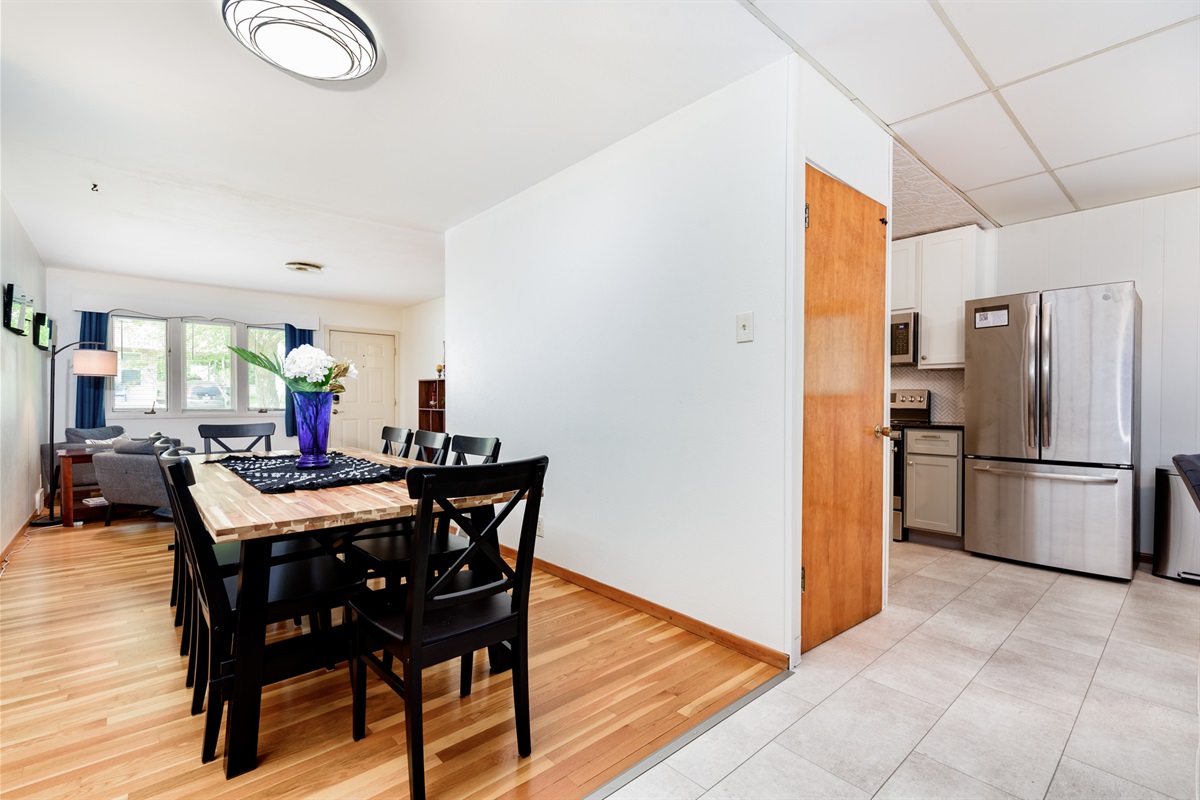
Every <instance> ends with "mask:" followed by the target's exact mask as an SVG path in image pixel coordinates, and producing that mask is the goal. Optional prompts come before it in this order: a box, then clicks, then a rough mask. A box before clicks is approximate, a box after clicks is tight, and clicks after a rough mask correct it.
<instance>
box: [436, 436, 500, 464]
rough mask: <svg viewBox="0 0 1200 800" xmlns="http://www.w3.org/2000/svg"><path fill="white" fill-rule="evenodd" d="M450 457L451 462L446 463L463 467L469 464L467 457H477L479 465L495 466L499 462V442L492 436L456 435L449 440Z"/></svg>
mask: <svg viewBox="0 0 1200 800" xmlns="http://www.w3.org/2000/svg"><path fill="white" fill-rule="evenodd" d="M450 455H451V456H452V458H453V460H452V461H449V462H448V463H452V464H455V465H457V466H463V465H466V464H469V463H471V462H470V461H468V460H467V456H479V457H480V458H482V459H483V460H482V461H480V462H478V463H480V464H495V463H496V462H497V461H499V460H500V440H499V439H497V438H496V437H494V436H486V437H485V436H463V435H461V434H456V435H455V436H454V437H453V438H452V439H451V440H450Z"/></svg>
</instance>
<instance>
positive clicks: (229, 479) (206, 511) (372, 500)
mask: <svg viewBox="0 0 1200 800" xmlns="http://www.w3.org/2000/svg"><path fill="white" fill-rule="evenodd" d="M338 452H339V453H343V454H345V455H347V456H351V457H354V458H360V459H365V460H368V461H373V462H376V463H379V464H387V465H394V466H400V467H410V466H428V464H425V463H424V462H420V461H414V460H412V459H407V458H400V457H398V456H390V455H386V454H383V453H376V452H374V451H370V450H363V449H360V448H355V447H341V448H338ZM248 455H251V454H229V453H221V454H212V455H204V454H196V455H191V456H188V458H189V459H191V460H192V465H193V472H194V473H195V478H196V483H195V485H194V486H192V487H191V491H192V496H193V497H194V499H195V501H196V506H197V508H198V510H199V512H200V517H201V519H202V520H203V521H204V524H205V526H206V527H207V528H208V531H209V533H210V534H211V536H212V537H213V539H214V540H215V541H231V540H236V541H238V542H240V544H241V562H240V565H239V568H238V577H237V610H238V613H237V629H236V633H235V637H234V641H235V646H234V664H233V681H232V684H233V686H232V692H231V696H230V701H229V712H228V714H227V715H226V725H225V756H224V758H225V763H224V766H225V776H226V778H233V777H235V776H237V775H241V774H243V773H246V772H249V771H250V770H253V769H254V768H255V767H256V766H257V765H258V733H259V722H260V717H261V710H262V709H261V703H262V689H263V686H264V685H265V684H266V683H268V682H270V681H268V680H265V678H268V676H266V675H265V673H264V665H265V663H266V648H267V646H268V645H267V641H266V639H267V633H266V632H267V615H266V611H267V588H268V582H269V576H270V567H271V564H270V562H271V545H272V543H274V542H278V541H282V540H286V539H289V538H296V537H301V536H313V535H314V534H316V535H318V536H319V535H320V533H321V532H325V533H327V534H330V535H331V536H333V535H335V534H341V535H345V536H350V537H352V536H353V532H354V530H355V529H356V528H360V527H363V526H367V525H370V524H371V523H383V522H387V521H390V520H400V519H404V518H411V517H413V516H414V515H415V513H416V508H417V501H415V500H413V499H412V498H410V497H409V496H408V486H407V483H406V482H405V481H404V480H398V481H385V482H381V483H365V484H358V485H353V486H337V487H332V488H323V489H312V490H297V491H291V492H285V493H279V494H266V493H262V492H260V491H259V490H258V489H255V488H254V487H253V486H251V485H250V484H249V483H247V482H246V481H245V480H243V479H242V478H241V477H239V476H238V475H237V474H236V473H235V472H233V471H232V470H230V469H227V468H225V467H222V466H221V465H219V464H217V463H214V462H217V461H220V460H222V459H224V458H239V457H246V456H248ZM252 455H254V456H298V455H299V452H298V451H295V450H276V451H271V452H269V453H254V454H252ZM510 497H511V493H509V494H498V495H481V496H479V497H473V498H460V499H457V500H456V502H455V505H456V506H458V507H460V508H464V509H466V510H467V514H468V516H469V517H470V519H471V522H472V524H474V525H475V526H476V530H483V529H484V528H485V527H486V526H487V524H488V523H489V522H490V521H491V520H492V519H494V517H495V512H494V505H495V504H496V503H502V502H505V501H506V500H507V499H509V498H510ZM493 537H494V532H493ZM490 655H491V659H492V669H493V670H494V671H499V670H501V669H504V668H506V664H505V663H504V660H505V659H504V654H503V653H502V652H498V651H496V650H492V651H491V653H490ZM321 658H322V659H325V660H322V661H320V662H319V663H320V664H325V663H326V661H327V660H328V656H327V654H321ZM339 660H343V659H339ZM298 663H301V662H298ZM310 668H311V667H310ZM296 674H300V673H299V672H297V673H296ZM269 677H270V680H271V681H273V680H278V679H279V678H278V676H277V675H274V674H273V675H272V676H269ZM347 690H349V686H348V685H347ZM209 702H213V701H212V700H211V699H210V700H209ZM346 730H347V735H349V733H348V732H349V730H350V726H349V720H347V726H346Z"/></svg>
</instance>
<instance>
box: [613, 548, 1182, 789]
mask: <svg viewBox="0 0 1200 800" xmlns="http://www.w3.org/2000/svg"><path fill="white" fill-rule="evenodd" d="M889 562H890V564H889V582H890V584H891V588H890V590H889V593H890V599H889V605H888V607H887V608H886V609H885V610H884V611H883V612H882V613H881V614H879V615H878V616H876V617H873V618H872V619H870V620H867V621H866V622H864V623H863V624H862V625H859V626H858V627H856V628H853V629H852V630H849V631H846V632H845V633H843V634H841V635H840V636H838V637H836V638H834V639H831V640H830V641H828V642H826V643H824V644H822V645H821V646H820V647H817V648H814V649H813V650H811V651H810V652H808V653H806V654H805V656H804V658H803V660H802V663H801V664H800V666H799V667H798V668H797V669H796V670H795V674H793V675H792V676H790V677H789V678H787V680H785V681H784V682H782V683H780V684H779V685H777V686H775V687H774V688H772V689H771V690H770V691H768V692H767V693H765V694H763V695H762V696H761V697H759V698H757V699H755V700H754V701H753V702H751V703H749V704H748V705H746V706H745V707H743V708H742V709H740V710H739V711H737V712H736V713H734V714H733V715H732V716H730V717H729V718H728V719H726V720H724V721H722V722H721V723H719V724H718V725H716V726H715V727H713V728H712V729H710V730H708V731H707V732H705V733H703V734H702V735H700V736H699V737H698V738H696V739H695V740H694V741H692V742H690V743H689V744H687V745H686V746H684V747H683V748H682V749H679V750H677V751H675V752H673V753H672V754H671V755H669V756H668V757H666V759H665V760H663V761H662V762H661V763H659V764H658V765H657V766H654V767H652V768H651V769H649V770H648V771H646V772H644V773H643V774H641V775H640V776H639V777H637V778H636V779H634V780H633V781H631V782H629V783H627V784H626V785H625V786H623V787H621V788H620V789H618V790H616V791H615V792H614V793H612V794H611V795H610V797H613V798H625V799H629V798H633V799H635V800H650V799H651V798H680V799H682V798H689V799H690V798H699V797H703V798H756V799H757V798H764V799H765V798H842V797H844V798H869V797H876V798H975V797H978V798H1003V799H1004V800H1007V799H1008V798H1024V799H1025V800H1041V799H1042V798H1046V800H1059V799H1060V798H1087V799H1088V800H1093V799H1095V798H1164V797H1170V798H1192V799H1194V798H1197V794H1198V792H1197V774H1198V770H1200V767H1198V765H1200V760H1198V759H1200V757H1198V755H1197V745H1198V737H1200V717H1198V716H1197V685H1198V680H1200V675H1198V671H1197V665H1198V663H1200V588H1197V587H1195V586H1185V585H1183V584H1180V583H1177V582H1175V581H1168V580H1164V579H1161V578H1156V577H1154V576H1153V575H1151V574H1149V573H1148V572H1139V573H1138V574H1137V577H1136V578H1135V579H1134V580H1133V581H1131V582H1128V583H1124V582H1118V581H1108V580H1101V579H1093V578H1086V577H1082V576H1079V575H1068V574H1064V573H1060V572H1056V571H1053V570H1047V569H1039V568H1036V567H1025V566H1020V565H1016V564H1010V563H1006V562H1001V561H993V560H990V559H985V558H979V557H975V556H971V555H968V554H966V553H963V552H961V551H948V550H944V549H939V548H935V547H929V546H926V545H919V544H913V543H907V542H905V543H896V544H893V545H892V547H891V553H890V558H889Z"/></svg>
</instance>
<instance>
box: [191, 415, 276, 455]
mask: <svg viewBox="0 0 1200 800" xmlns="http://www.w3.org/2000/svg"><path fill="white" fill-rule="evenodd" d="M199 430H200V438H202V439H203V440H204V455H206V456H208V455H212V446H213V444H214V443H216V444H218V445H220V446H221V448H222V449H223V450H224V452H226V453H249V452H252V451H253V450H254V448H255V447H257V446H258V443H259V442H262V443H263V449H264V450H270V449H271V436H272V435H274V433H275V423H274V422H252V423H247V424H239V425H200V426H199ZM224 439H252V440H253V441H251V442H250V443H249V444H248V445H246V446H244V447H237V448H234V447H230V446H229V445H228V444H227V443H225V442H224V441H223V440H224Z"/></svg>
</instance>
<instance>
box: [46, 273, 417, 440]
mask: <svg viewBox="0 0 1200 800" xmlns="http://www.w3.org/2000/svg"><path fill="white" fill-rule="evenodd" d="M319 277H320V278H325V277H326V276H319ZM46 281H47V286H48V288H49V292H50V313H51V316H53V317H54V319H55V320H56V322H57V323H58V324H59V325H60V326H61V327H60V329H59V332H58V340H59V342H60V343H66V342H72V341H74V340H76V339H78V338H79V337H78V333H79V314H78V312H77V311H76V309H86V310H89V311H109V310H111V309H114V308H122V309H127V310H130V311H141V312H145V313H148V314H155V313H158V314H163V315H166V316H179V315H197V316H202V317H209V318H216V317H222V318H227V319H234V320H238V321H240V322H258V323H282V322H290V323H292V324H294V325H297V326H298V327H311V328H315V329H318V332H317V333H316V335H315V344H317V346H323V342H322V341H321V338H322V334H321V331H320V330H319V329H320V328H322V326H324V327H329V326H332V327H338V326H346V327H348V328H350V329H354V330H376V331H380V332H386V333H395V334H397V335H399V332H400V329H401V327H402V325H403V312H402V311H401V309H399V308H393V307H390V306H373V305H364V304H358V303H349V302H344V301H337V300H326V299H322V298H319V297H298V296H295V295H282V294H269V293H264V292H251V291H244V290H240V289H227V288H222V287H216V286H201V285H199V284H188V283H180V282H175V281H164V280H150V279H146V278H133V277H126V276H121V275H109V274H102V273H96V272H82V271H78V270H65V269H57V268H51V269H48V270H46ZM59 361H60V363H59V365H58V366H59V370H58V372H59V374H58V381H59V383H58V392H57V399H58V403H57V405H58V408H57V410H56V411H55V412H54V413H55V417H54V421H55V428H56V429H57V430H56V433H57V435H58V436H61V435H62V431H63V429H64V428H68V427H73V426H74V425H75V381H74V379H73V378H74V376H73V375H71V370H70V364H71V360H70V357H69V355H68V354H66V353H64V354H63V355H61V356H59ZM403 371H404V370H403V368H401V369H398V370H396V375H397V379H396V382H397V386H396V391H397V392H398V394H397V397H398V398H401V397H403V396H404V394H405V392H407V393H409V394H413V395H415V394H416V387H415V384H414V386H413V387H412V388H411V391H410V390H409V387H407V386H405V385H402V384H401V380H400V375H401V374H402V373H403ZM264 420H271V421H274V422H275V423H276V425H277V429H278V432H279V433H278V435H277V436H275V437H273V441H272V444H273V445H274V446H275V447H277V448H283V447H295V446H296V440H295V438H294V437H292V438H289V437H286V436H284V435H283V413H282V412H279V413H275V414H251V415H248V416H245V417H230V416H224V415H215V416H214V415H213V414H211V413H196V412H192V413H187V414H184V413H181V412H175V413H171V414H167V413H158V414H155V415H153V416H151V415H133V416H132V417H120V418H119V417H116V416H112V415H110V417H109V419H108V423H109V424H111V425H123V426H124V427H125V429H126V431H127V432H128V433H129V434H130V435H131V436H145V435H147V434H150V433H153V432H154V431H156V430H161V431H162V432H163V433H166V434H168V435H170V436H174V437H177V438H179V439H183V441H184V444H189V445H194V446H199V445H200V440H199V437H198V435H197V432H196V426H197V425H198V424H199V423H200V422H205V421H221V422H230V423H235V422H263V421H264Z"/></svg>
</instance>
